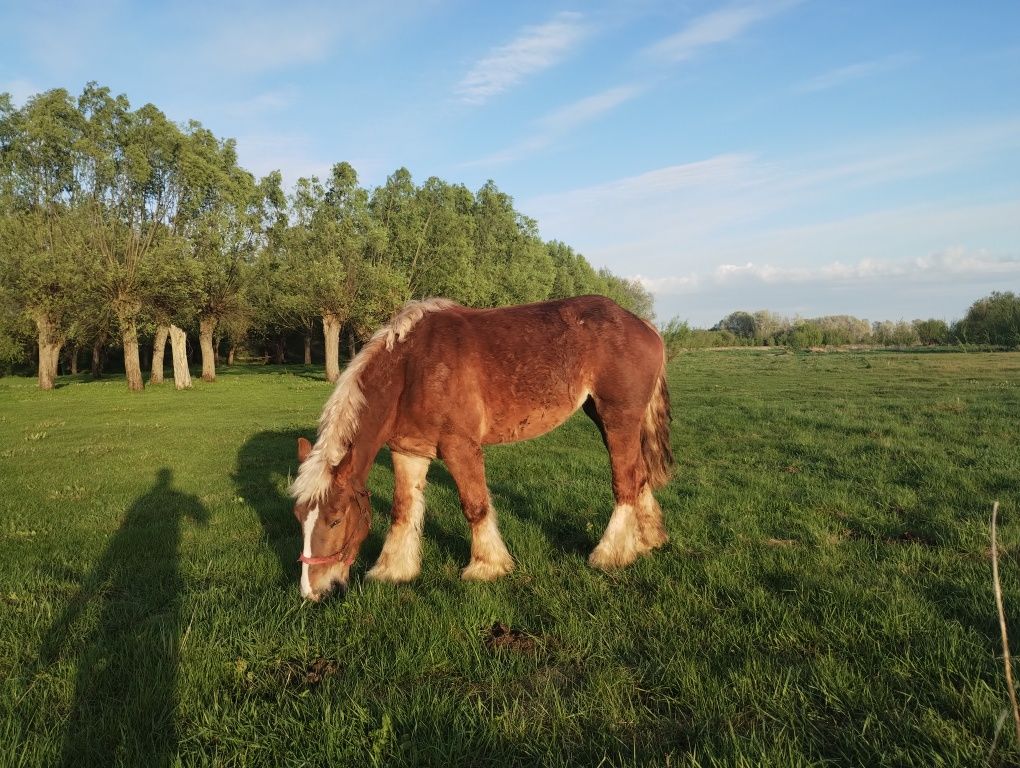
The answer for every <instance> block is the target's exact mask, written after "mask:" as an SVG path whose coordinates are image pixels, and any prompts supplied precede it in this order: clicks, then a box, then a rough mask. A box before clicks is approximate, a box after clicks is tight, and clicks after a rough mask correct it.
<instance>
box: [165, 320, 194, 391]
mask: <svg viewBox="0 0 1020 768" xmlns="http://www.w3.org/2000/svg"><path fill="white" fill-rule="evenodd" d="M169 333H170V348H171V350H172V354H173V358H174V386H175V387H177V389H191V371H189V370H188V339H187V334H186V333H184V331H182V330H181V329H180V328H178V327H177V326H176V325H171V326H170V328H169Z"/></svg>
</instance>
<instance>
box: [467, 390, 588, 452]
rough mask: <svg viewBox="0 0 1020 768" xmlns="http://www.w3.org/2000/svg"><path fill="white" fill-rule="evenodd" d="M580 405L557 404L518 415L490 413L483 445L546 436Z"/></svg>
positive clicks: (517, 413) (518, 413) (521, 412)
mask: <svg viewBox="0 0 1020 768" xmlns="http://www.w3.org/2000/svg"><path fill="white" fill-rule="evenodd" d="M581 402H583V399H582V401H581ZM579 405H580V403H570V404H557V405H555V406H551V407H547V408H536V409H534V410H529V411H520V412H516V413H507V412H503V413H500V412H495V413H490V421H489V423H488V425H487V430H486V432H485V436H484V438H483V439H482V443H483V444H485V445H492V444H494V443H516V442H518V441H520V440H530V439H531V438H533V437H538V436H539V435H544V434H545V433H546V432H549V431H551V430H553V429H556V427H558V426H559V425H560V424H562V423H563V422H565V421H566V420H567V419H569V418H570V415H571V414H572V413H573V412H574V411H576V410H577V408H578V407H579Z"/></svg>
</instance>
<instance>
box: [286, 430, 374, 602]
mask: <svg viewBox="0 0 1020 768" xmlns="http://www.w3.org/2000/svg"><path fill="white" fill-rule="evenodd" d="M311 450H312V446H311V443H309V442H308V441H307V440H305V439H304V438H303V437H302V438H298V460H299V461H304V460H305V459H306V458H307V457H308V454H309V452H310V451H311ZM332 473H333V480H332V482H331V483H330V487H329V490H328V491H327V492H326V493H325V494H324V495H323V496H322V497H320V498H319V499H318V500H317V501H314V502H311V503H297V504H295V505H294V516H295V517H296V518H297V520H298V522H299V523H300V524H301V530H302V533H303V534H304V548H303V549H302V551H301V557H299V558H298V560H299V561H300V562H301V596H302V597H305V598H307V599H308V600H316V601H317V600H320V599H321V598H322V597H324V596H325V595H327V594H329V593H330V592H332V591H333V590H334V589H335V588H336V587H337V586H339V587H340V588H341V589H346V588H347V579H348V577H349V576H350V571H351V564H352V563H353V562H354V558H356V557H357V556H358V550H359V549H360V548H361V544H362V542H363V541H364V540H365V537H366V536H368V529H369V526H370V524H371V522H372V506H371V503H370V502H369V498H368V491H367V490H366V489H365V487H364V485H363V484H361V483H359V482H355V481H353V480H352V478H351V466H350V461H349V460H348V461H344V462H341V463H340V464H339V465H338V466H336V467H333V469H332Z"/></svg>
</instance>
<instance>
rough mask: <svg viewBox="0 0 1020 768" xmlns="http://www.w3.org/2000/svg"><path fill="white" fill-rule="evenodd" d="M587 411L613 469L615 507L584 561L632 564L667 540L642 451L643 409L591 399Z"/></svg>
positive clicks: (595, 564) (605, 564)
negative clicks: (622, 407)
mask: <svg viewBox="0 0 1020 768" xmlns="http://www.w3.org/2000/svg"><path fill="white" fill-rule="evenodd" d="M584 410H585V413H587V414H588V416H590V417H591V419H592V420H593V421H594V422H595V423H596V425H598V427H599V431H600V432H601V433H602V439H603V441H604V442H605V444H606V448H607V449H608V451H609V461H610V464H611V465H612V469H613V496H614V498H615V500H616V506H614V507H613V514H612V517H610V518H609V525H607V526H606V531H605V533H604V534H603V535H602V540H601V541H600V542H599V543H598V546H596V547H595V549H594V550H593V551H592V553H591V556H590V557H589V558H588V563H589V564H590V565H591V566H593V567H595V568H601V569H602V570H610V569H613V568H622V567H623V566H625V565H630V563H632V562H634V560H635V559H637V557H638V555H641V554H644V553H645V552H648V551H649V550H651V549H654V548H655V547H658V546H661V545H662V544H664V543H665V542H666V531H665V528H664V527H663V524H662V510H661V509H660V508H659V504H658V502H657V501H656V500H655V497H654V496H652V490H651V488H650V487H649V485H648V480H647V477H648V474H647V471H646V469H645V464H644V459H643V458H642V455H641V419H642V418H643V415H644V414H643V412H641V411H635V412H634V413H631V412H629V411H620V412H616V411H614V410H613V409H612V408H607V407H603V408H602V409H596V406H595V404H594V402H593V401H592V400H589V401H588V402H587V403H585V408H584Z"/></svg>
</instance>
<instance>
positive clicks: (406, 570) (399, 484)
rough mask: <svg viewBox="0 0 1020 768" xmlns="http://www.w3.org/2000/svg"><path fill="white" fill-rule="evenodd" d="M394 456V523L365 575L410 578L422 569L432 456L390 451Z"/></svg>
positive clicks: (378, 578)
mask: <svg viewBox="0 0 1020 768" xmlns="http://www.w3.org/2000/svg"><path fill="white" fill-rule="evenodd" d="M391 455H392V458H393V523H392V524H391V525H390V532H389V533H388V534H387V535H386V541H385V542H384V543H383V548H382V552H380V553H379V559H378V560H376V561H375V565H374V566H372V569H371V570H370V571H369V572H368V573H366V574H365V578H367V579H371V580H373V581H389V582H402V581H411V580H412V579H414V578H416V577H417V576H418V574H419V573H420V572H421V529H422V525H423V523H424V520H425V475H426V473H427V472H428V469H429V459H423V458H421V457H420V456H408V455H407V454H403V453H393V454H391Z"/></svg>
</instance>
